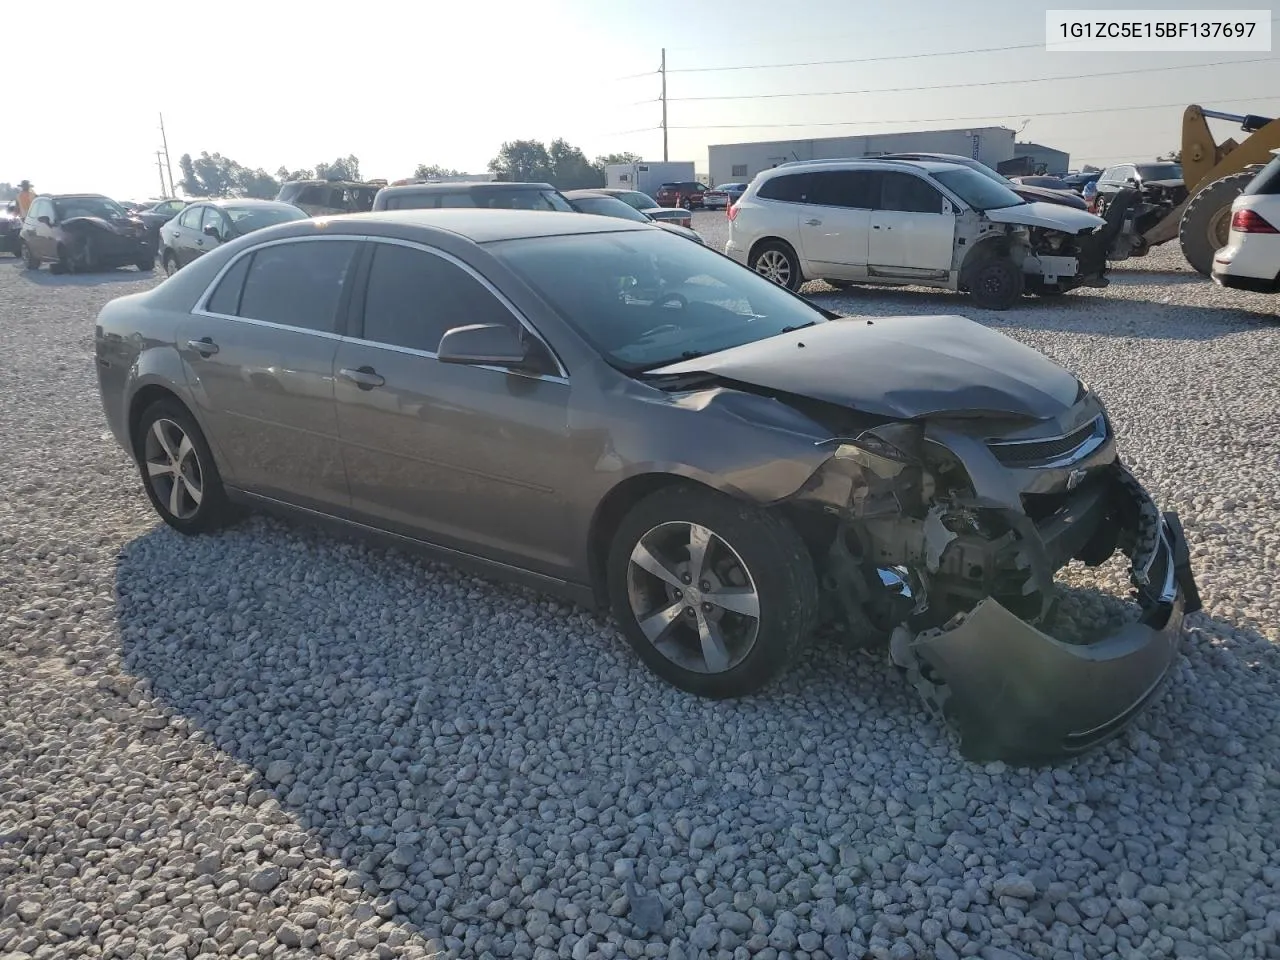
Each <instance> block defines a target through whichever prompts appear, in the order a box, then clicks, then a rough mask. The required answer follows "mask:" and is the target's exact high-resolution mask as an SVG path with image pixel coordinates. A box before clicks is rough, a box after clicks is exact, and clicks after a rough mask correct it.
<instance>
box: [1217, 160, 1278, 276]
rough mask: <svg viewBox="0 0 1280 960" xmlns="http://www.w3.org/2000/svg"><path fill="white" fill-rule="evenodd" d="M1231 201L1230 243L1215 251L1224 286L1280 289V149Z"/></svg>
mask: <svg viewBox="0 0 1280 960" xmlns="http://www.w3.org/2000/svg"><path fill="white" fill-rule="evenodd" d="M1271 154H1272V157H1273V158H1274V159H1272V161H1271V162H1270V163H1268V164H1267V165H1266V166H1265V167H1263V168H1262V169H1261V170H1260V171H1258V174H1257V176H1255V177H1254V178H1253V179H1252V180H1251V181H1249V185H1248V186H1247V187H1245V188H1244V191H1243V192H1242V193H1241V194H1240V196H1238V197H1236V199H1235V200H1234V201H1233V202H1232V204H1231V232H1230V233H1229V234H1228V237H1227V245H1226V246H1225V247H1223V248H1222V249H1221V250H1219V251H1218V252H1217V253H1215V254H1214V255H1213V279H1214V282H1215V283H1218V284H1219V285H1221V286H1224V287H1234V288H1235V289H1237V290H1253V291H1255V292H1257V293H1280V150H1272V151H1271Z"/></svg>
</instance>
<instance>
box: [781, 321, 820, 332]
mask: <svg viewBox="0 0 1280 960" xmlns="http://www.w3.org/2000/svg"><path fill="white" fill-rule="evenodd" d="M817 322H818V321H817V320H810V321H809V322H808V323H797V324H794V325H792V326H790V327H783V328H782V329H781V330H779V331H778V332H779V333H794V332H795V331H797V330H803V329H804V328H805V327H812V326H813V325H814V324H815V323H817Z"/></svg>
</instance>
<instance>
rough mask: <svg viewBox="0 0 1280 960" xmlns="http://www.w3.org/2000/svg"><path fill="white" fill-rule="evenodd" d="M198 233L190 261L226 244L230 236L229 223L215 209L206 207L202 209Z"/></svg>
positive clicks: (220, 212)
mask: <svg viewBox="0 0 1280 960" xmlns="http://www.w3.org/2000/svg"><path fill="white" fill-rule="evenodd" d="M210 230H213V231H214V232H215V233H216V236H213V235H210V232H209V231H210ZM198 232H199V236H197V237H196V240H195V250H194V252H193V253H192V255H191V259H192V260H194V259H196V258H197V257H200V256H203V255H204V254H206V253H208V252H209V251H210V250H216V249H217V248H218V247H220V246H221V245H222V244H224V243H226V241H227V238H228V237H230V236H231V221H230V220H228V219H227V215H226V214H225V213H223V212H222V211H221V210H220V209H218V208H217V207H214V206H207V207H205V208H204V214H203V216H202V217H201V220H200V230H199V231H198Z"/></svg>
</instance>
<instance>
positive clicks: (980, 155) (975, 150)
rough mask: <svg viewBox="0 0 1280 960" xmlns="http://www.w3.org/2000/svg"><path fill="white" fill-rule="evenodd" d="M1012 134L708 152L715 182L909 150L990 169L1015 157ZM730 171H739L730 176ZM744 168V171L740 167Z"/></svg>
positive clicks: (889, 137)
mask: <svg viewBox="0 0 1280 960" xmlns="http://www.w3.org/2000/svg"><path fill="white" fill-rule="evenodd" d="M1013 140H1014V132H1013V131H1012V130H1008V129H1005V128H1004V127H968V128H965V129H963V130H921V131H916V132H912V133H885V134H876V135H873V136H869V137H824V138H821V139H818V140H774V141H771V142H766V143H721V144H713V145H712V146H710V147H708V148H707V154H708V158H709V160H710V168H711V179H712V180H713V181H714V182H715V183H732V182H734V181H737V180H750V179H751V178H752V177H754V176H755V175H756V174H757V173H759V172H760V171H761V170H768V169H769V168H770V167H773V166H776V165H777V164H779V163H784V162H785V161H787V160H836V159H841V158H844V157H873V156H879V155H881V154H885V153H904V152H910V151H918V152H928V153H956V154H959V155H961V156H964V157H975V158H976V159H978V160H981V161H982V162H983V163H985V164H987V166H989V167H993V168H994V167H995V165H996V164H997V163H1000V162H1002V161H1004V160H1008V159H1010V158H1011V157H1013V156H1014V150H1013ZM735 167H737V168H738V169H737V170H736V171H735V169H734V168H735ZM743 167H745V168H746V169H745V171H743V170H742V168H743Z"/></svg>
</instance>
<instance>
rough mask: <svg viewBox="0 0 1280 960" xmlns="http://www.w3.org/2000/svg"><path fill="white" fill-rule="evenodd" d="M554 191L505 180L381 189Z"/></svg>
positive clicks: (389, 191)
mask: <svg viewBox="0 0 1280 960" xmlns="http://www.w3.org/2000/svg"><path fill="white" fill-rule="evenodd" d="M476 189H480V190H498V189H502V190H554V189H555V187H553V186H552V185H551V184H549V183H533V182H528V183H526V182H519V183H512V182H510V181H506V180H454V181H452V182H447V181H446V182H428V183H402V184H399V185H398V186H394V187H383V188H382V190H383V192H385V193H386V194H387V195H388V196H393V195H398V194H402V193H439V192H443V191H446V190H476Z"/></svg>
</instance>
